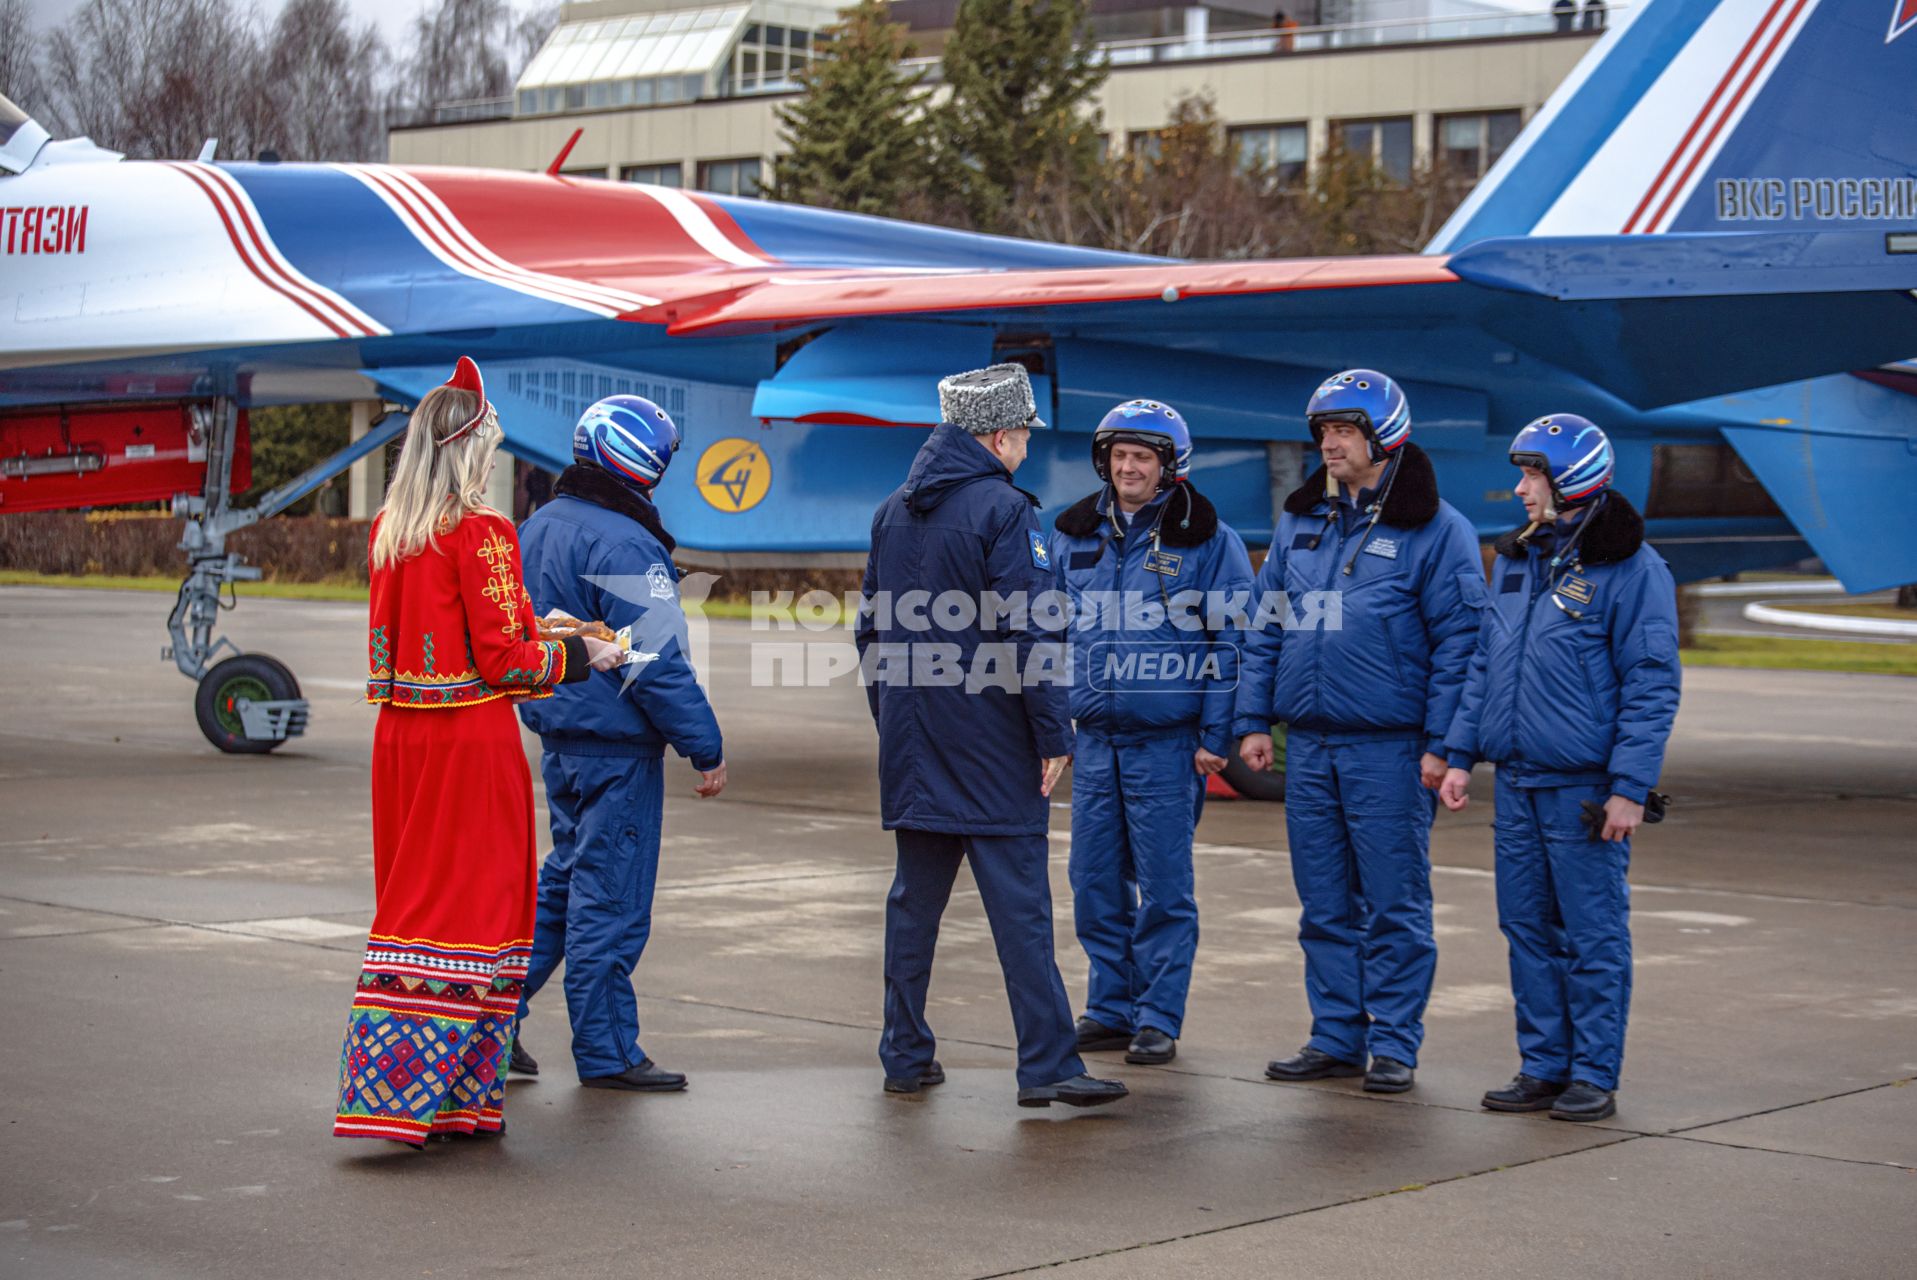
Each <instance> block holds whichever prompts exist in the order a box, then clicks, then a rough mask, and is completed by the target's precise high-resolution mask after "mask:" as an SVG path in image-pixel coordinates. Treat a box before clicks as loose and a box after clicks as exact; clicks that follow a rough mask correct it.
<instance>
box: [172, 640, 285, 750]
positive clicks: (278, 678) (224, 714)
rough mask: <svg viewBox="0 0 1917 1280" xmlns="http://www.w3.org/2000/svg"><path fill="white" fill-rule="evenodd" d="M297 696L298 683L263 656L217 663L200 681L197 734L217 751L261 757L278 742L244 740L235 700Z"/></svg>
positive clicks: (195, 706) (195, 704) (195, 708)
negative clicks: (198, 727)
mask: <svg viewBox="0 0 1917 1280" xmlns="http://www.w3.org/2000/svg"><path fill="white" fill-rule="evenodd" d="M299 696H300V682H299V681H298V680H295V679H294V678H293V672H292V671H291V670H290V669H289V668H288V667H287V665H286V664H285V663H283V662H281V661H280V660H279V659H278V658H269V657H267V656H266V655H265V654H263V653H243V654H241V655H239V656H238V657H236V658H228V659H226V660H225V661H224V662H220V663H216V664H215V665H214V667H213V669H212V670H211V671H209V672H207V673H206V674H205V675H204V676H202V677H201V678H200V689H199V692H198V693H197V694H195V695H194V698H193V714H194V716H195V718H197V719H198V720H199V722H200V732H201V733H204V734H205V735H206V740H207V741H208V742H210V743H212V744H213V745H214V746H216V747H218V748H219V749H220V750H222V751H225V752H229V753H231V754H233V755H260V754H263V753H265V752H268V751H271V750H272V749H273V748H274V747H277V746H279V745H280V740H278V739H271V740H266V739H260V738H249V737H247V736H246V727H245V726H244V725H242V724H241V723H240V713H239V708H238V706H237V705H236V700H237V699H240V698H249V699H251V700H252V701H254V702H278V701H282V700H284V699H288V698H297V697H299Z"/></svg>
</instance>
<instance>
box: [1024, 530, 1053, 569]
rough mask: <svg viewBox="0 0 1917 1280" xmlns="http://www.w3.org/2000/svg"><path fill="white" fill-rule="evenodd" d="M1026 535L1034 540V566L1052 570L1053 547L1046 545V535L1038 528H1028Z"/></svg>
mask: <svg viewBox="0 0 1917 1280" xmlns="http://www.w3.org/2000/svg"><path fill="white" fill-rule="evenodd" d="M1026 536H1027V537H1029V538H1030V539H1031V540H1032V566H1033V567H1034V568H1038V569H1043V570H1045V571H1046V572H1048V573H1049V572H1051V568H1052V549H1051V548H1050V547H1048V546H1046V545H1045V535H1044V534H1042V533H1040V532H1039V531H1038V530H1037V529H1028V530H1026Z"/></svg>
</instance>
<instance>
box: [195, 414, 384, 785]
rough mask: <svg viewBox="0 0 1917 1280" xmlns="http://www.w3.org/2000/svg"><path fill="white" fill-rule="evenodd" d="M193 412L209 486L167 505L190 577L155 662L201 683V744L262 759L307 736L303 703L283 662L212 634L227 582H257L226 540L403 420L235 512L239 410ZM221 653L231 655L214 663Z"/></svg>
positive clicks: (227, 604) (228, 598) (228, 604)
mask: <svg viewBox="0 0 1917 1280" xmlns="http://www.w3.org/2000/svg"><path fill="white" fill-rule="evenodd" d="M193 415H194V425H195V428H196V429H197V431H198V432H199V433H200V434H201V435H202V436H203V437H204V439H205V441H206V484H205V488H204V489H203V490H202V491H201V492H200V493H199V494H198V495H197V496H196V495H192V494H181V495H180V496H178V497H176V498H174V499H173V514H174V515H177V516H182V517H184V518H185V519H186V527H185V529H184V530H183V531H182V533H181V535H180V550H182V551H184V552H185V553H186V563H187V574H186V580H185V581H184V582H182V583H181V584H180V595H179V599H178V600H177V601H175V602H174V605H173V612H172V614H171V615H170V616H169V617H168V618H167V621H166V629H167V633H168V634H169V635H170V636H171V637H172V641H173V642H172V643H171V644H169V645H168V646H166V648H164V649H162V650H161V651H160V656H161V657H162V658H165V659H169V660H171V661H172V662H173V664H174V665H175V666H177V667H179V669H180V672H181V674H183V675H185V676H186V677H187V678H188V679H189V680H194V681H197V682H198V684H199V691H198V693H197V694H196V695H195V697H194V700H193V710H194V714H195V716H196V717H197V718H198V720H199V722H200V732H201V733H204V734H205V735H206V739H207V741H208V742H211V743H212V744H213V745H214V746H216V747H218V748H219V749H220V750H222V751H226V752H231V753H234V754H259V753H261V752H266V751H271V750H272V749H273V748H275V747H277V746H279V745H280V743H282V742H284V741H286V740H287V739H288V738H296V737H298V736H299V735H300V734H302V733H305V732H306V721H307V716H308V713H309V711H310V707H309V705H308V703H307V701H306V699H305V698H303V697H301V696H300V686H299V681H298V680H297V679H295V678H294V676H293V672H292V671H291V670H290V669H289V668H288V667H287V666H286V664H285V663H283V662H280V661H279V660H278V659H276V658H269V657H267V656H266V655H265V654H263V653H248V654H242V653H241V652H240V649H239V646H238V645H236V644H234V643H233V642H232V641H231V640H229V639H227V638H226V637H225V636H215V634H214V628H215V625H216V624H217V622H218V620H219V615H220V612H221V611H222V610H224V609H231V608H233V606H234V604H235V603H236V602H237V601H236V599H235V597H234V595H233V588H232V584H233V583H236V582H256V581H258V580H259V577H260V570H259V568H258V566H256V565H249V564H247V563H246V558H245V557H244V556H241V555H239V554H237V553H235V552H231V551H228V550H227V549H226V539H227V535H229V534H231V533H233V532H235V531H236V530H239V529H244V528H245V527H246V526H247V525H250V524H255V523H257V522H259V521H261V520H264V519H266V518H267V517H268V516H272V515H277V514H278V513H279V512H281V511H284V510H285V509H286V508H287V507H289V506H291V505H292V504H293V503H295V502H297V501H299V500H300V499H301V498H303V497H305V496H306V495H307V494H309V493H311V492H312V491H313V490H314V489H317V488H318V487H319V486H320V485H322V484H325V483H326V482H327V481H328V480H331V479H332V478H333V477H334V476H336V475H338V474H340V472H342V471H344V470H346V469H347V468H348V467H350V466H352V465H353V464H354V463H355V462H358V461H359V460H360V459H361V458H363V457H365V456H366V455H367V454H369V453H371V452H372V451H373V450H375V449H379V448H383V447H384V446H385V445H386V444H387V443H388V442H389V441H391V440H392V439H393V438H394V437H395V436H397V435H398V434H399V433H400V432H401V431H402V430H404V429H405V426H406V419H405V418H404V417H403V416H399V415H394V414H390V413H389V414H387V415H386V416H385V417H382V418H381V420H380V421H379V422H378V423H376V424H374V426H373V429H372V430H370V431H368V432H367V433H366V434H365V435H364V436H362V437H360V438H359V439H358V440H356V441H354V442H353V443H352V444H351V445H350V446H348V447H347V448H345V449H342V450H341V451H340V452H338V453H336V454H334V455H333V456H332V457H330V458H328V459H326V460H325V461H324V462H321V463H319V464H317V465H315V466H314V467H312V468H310V469H309V470H307V471H306V472H305V473H304V474H302V475H300V476H298V477H297V478H295V479H293V480H290V481H288V482H287V483H286V484H283V485H281V486H280V487H279V488H277V489H274V490H273V491H271V492H270V493H267V494H264V495H262V497H261V498H260V502H259V505H258V506H256V507H249V508H246V509H243V510H234V509H233V508H232V506H231V493H230V486H231V482H232V477H233V452H234V445H235V442H236V437H237V435H238V432H239V406H238V405H237V404H236V403H235V402H234V401H233V400H230V399H224V398H223V399H219V400H214V401H212V402H211V403H210V404H207V405H204V406H196V407H195V408H194V410H193ZM222 595H224V597H225V598H224V599H222ZM222 653H227V654H229V655H231V656H229V657H226V658H224V659H220V655H221V654H222ZM216 659H220V660H218V661H216Z"/></svg>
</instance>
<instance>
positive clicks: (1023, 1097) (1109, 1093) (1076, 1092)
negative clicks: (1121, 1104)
mask: <svg viewBox="0 0 1917 1280" xmlns="http://www.w3.org/2000/svg"><path fill="white" fill-rule="evenodd" d="M1128 1092H1130V1091H1129V1090H1128V1089H1126V1088H1125V1086H1124V1085H1123V1084H1122V1083H1120V1082H1119V1081H1117V1080H1094V1079H1092V1078H1091V1077H1090V1076H1073V1077H1072V1078H1071V1079H1070V1080H1060V1081H1059V1082H1058V1083H1057V1084H1041V1085H1037V1086H1035V1087H1033V1088H1030V1089H1020V1090H1019V1091H1018V1105H1019V1106H1021V1107H1049V1106H1051V1105H1052V1104H1053V1103H1054V1102H1062V1103H1064V1104H1065V1105H1066V1106H1068V1107H1102V1106H1104V1105H1105V1104H1106V1103H1108V1102H1117V1101H1118V1100H1119V1099H1120V1098H1122V1097H1124V1096H1125V1095H1126V1094H1127V1093H1128Z"/></svg>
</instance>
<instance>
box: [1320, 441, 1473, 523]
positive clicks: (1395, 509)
mask: <svg viewBox="0 0 1917 1280" xmlns="http://www.w3.org/2000/svg"><path fill="white" fill-rule="evenodd" d="M1395 465H1396V466H1397V469H1398V475H1397V478H1396V479H1394V480H1392V481H1391V492H1390V493H1389V494H1387V495H1386V497H1385V504H1384V511H1383V513H1382V514H1380V515H1379V516H1378V523H1379V524H1388V525H1390V526H1392V527H1393V528H1396V529H1415V528H1417V527H1418V526H1419V525H1422V524H1429V523H1430V522H1431V519H1432V517H1433V516H1435V515H1437V514H1438V473H1437V471H1436V470H1435V469H1433V467H1432V466H1431V457H1430V455H1429V454H1427V453H1425V451H1424V450H1423V449H1420V448H1419V447H1418V446H1417V445H1415V444H1412V443H1411V442H1410V441H1408V440H1407V441H1406V442H1405V446H1404V452H1403V453H1402V454H1400V455H1399V457H1398V461H1397V463H1396V464H1395ZM1326 501H1327V499H1326V497H1325V469H1324V468H1323V467H1322V466H1321V467H1319V468H1318V469H1317V470H1316V471H1314V472H1312V473H1311V478H1310V479H1309V480H1307V481H1305V482H1304V483H1303V484H1302V485H1299V486H1298V487H1297V488H1296V489H1293V490H1292V491H1291V496H1290V497H1288V498H1286V499H1285V510H1286V511H1288V512H1290V513H1291V514H1292V515H1294V516H1308V515H1311V514H1312V513H1313V512H1315V511H1319V509H1320V508H1321V507H1322V506H1323V504H1324V503H1325V502H1326Z"/></svg>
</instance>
